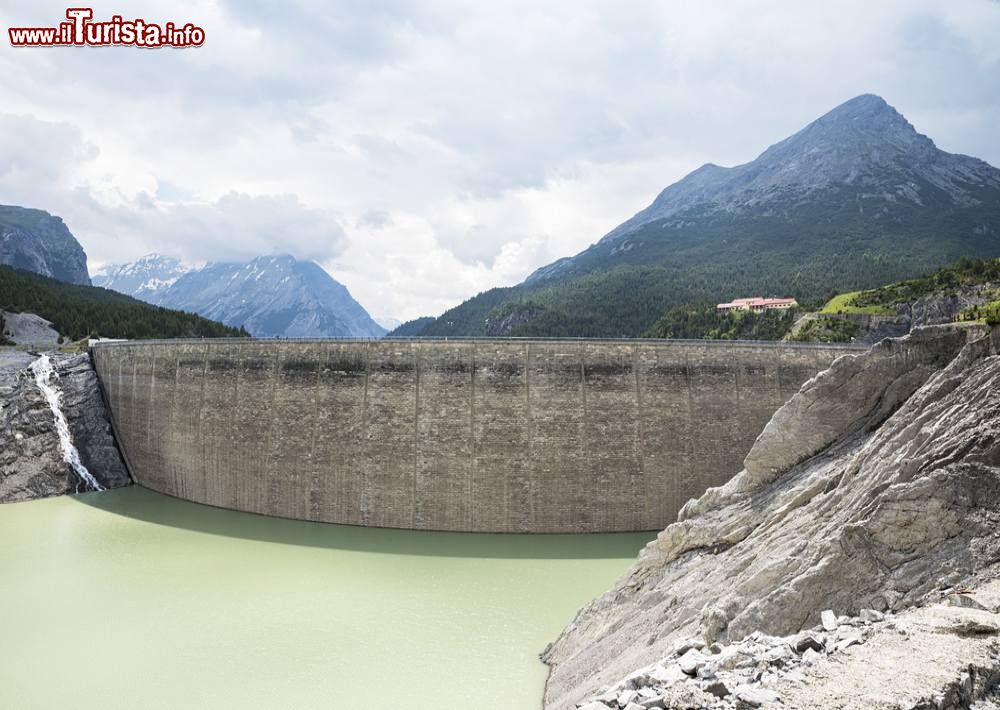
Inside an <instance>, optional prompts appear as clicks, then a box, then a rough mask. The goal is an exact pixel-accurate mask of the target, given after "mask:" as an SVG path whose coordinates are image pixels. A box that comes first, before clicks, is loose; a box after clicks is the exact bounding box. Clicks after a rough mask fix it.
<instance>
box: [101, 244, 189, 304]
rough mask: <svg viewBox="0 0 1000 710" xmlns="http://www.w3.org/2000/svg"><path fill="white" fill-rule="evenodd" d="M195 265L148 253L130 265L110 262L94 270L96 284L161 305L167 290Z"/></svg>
mask: <svg viewBox="0 0 1000 710" xmlns="http://www.w3.org/2000/svg"><path fill="white" fill-rule="evenodd" d="M194 269H195V267H194V266H192V265H189V264H185V263H184V262H182V261H181V260H180V259H175V258H174V257H172V256H164V255H162V254H147V255H146V256H143V257H141V258H139V259H137V260H135V261H133V262H129V263H127V264H108V265H107V266H105V267H103V268H101V269H98V270H97V271H95V272H94V275H93V277H92V280H93V282H94V285H95V286H100V287H101V288H109V289H111V290H112V291H118V293H124V294H125V295H127V296H132V297H133V298H138V299H139V300H140V301H146V302H147V303H154V304H157V303H158V302H159V300H160V298H161V296H162V295H163V293H164V292H165V291H166V290H167V289H168V288H170V287H171V286H173V285H174V283H176V282H177V279H179V278H180V277H181V276H183V275H184V274H186V273H188V272H190V271H193V270H194Z"/></svg>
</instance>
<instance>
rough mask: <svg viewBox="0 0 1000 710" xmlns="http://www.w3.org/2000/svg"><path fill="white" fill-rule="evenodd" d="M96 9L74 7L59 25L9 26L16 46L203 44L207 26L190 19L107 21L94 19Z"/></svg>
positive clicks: (11, 37) (11, 39) (170, 45)
mask: <svg viewBox="0 0 1000 710" xmlns="http://www.w3.org/2000/svg"><path fill="white" fill-rule="evenodd" d="M93 18H94V10H93V8H89V7H71V8H68V9H67V10H66V19H67V20H69V21H68V22H60V23H59V25H58V26H57V27H11V28H9V29H8V30H7V34H8V35H9V36H10V43H11V44H12V45H13V46H15V47H74V46H76V47H113V46H119V47H149V48H157V47H200V46H201V45H202V44H204V43H205V30H204V29H202V28H201V27H198V26H197V25H193V24H191V23H190V22H188V23H187V24H184V25H178V24H176V23H174V22H166V23H164V24H162V25H159V24H156V23H154V22H147V21H146V20H144V19H142V18H136V19H134V20H123V19H122V16H121V15H113V16H112V17H111V19H110V20H108V21H107V22H94V21H93Z"/></svg>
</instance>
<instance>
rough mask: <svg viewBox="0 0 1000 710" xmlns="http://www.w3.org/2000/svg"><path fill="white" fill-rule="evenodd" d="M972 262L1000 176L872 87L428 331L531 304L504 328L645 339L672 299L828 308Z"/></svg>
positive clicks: (998, 211)
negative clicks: (929, 132) (784, 300)
mask: <svg viewBox="0 0 1000 710" xmlns="http://www.w3.org/2000/svg"><path fill="white" fill-rule="evenodd" d="M963 256H967V257H977V258H993V257H997V256H1000V169H997V168H996V167H993V166H991V165H989V164H988V163H985V162H984V161H982V160H979V159H977V158H973V157H969V156H965V155H956V154H952V153H948V152H946V151H943V150H940V149H939V148H938V147H937V146H936V145H935V144H934V142H933V141H932V140H931V139H930V138H929V137H927V136H925V135H923V134H921V133H919V132H917V130H916V129H915V128H914V126H913V125H911V124H910V122H909V121H907V119H906V118H905V117H904V116H903V115H902V114H900V113H899V112H898V111H897V110H896V109H894V108H893V107H892V106H890V105H889V104H888V103H887V102H886V101H885V100H884V99H882V98H881V97H879V96H875V95H873V94H865V95H862V96H858V97H855V98H853V99H851V100H849V101H847V102H845V103H843V104H841V105H840V106H837V107H835V108H834V109H832V110H831V111H829V112H828V113H826V114H825V115H823V116H820V117H819V118H818V119H816V120H814V121H813V122H811V123H810V124H808V125H807V126H805V127H804V128H803V129H801V130H800V131H798V132H797V133H795V134H794V135H791V136H790V137H788V138H786V139H784V140H782V141H780V142H778V143H776V144H774V145H772V146H771V147H770V148H767V149H766V150H765V151H764V152H763V153H761V154H760V155H759V156H758V157H757V158H756V159H754V160H752V161H750V162H749V163H745V164H743V165H736V166H733V167H721V166H718V165H715V164H711V163H710V164H706V165H703V166H702V167H700V168H698V169H696V170H694V171H693V172H691V173H690V174H689V175H687V176H686V177H684V178H683V179H681V180H679V181H677V182H675V183H673V184H671V185H669V186H667V187H666V188H665V189H663V190H662V191H661V192H660V193H659V194H658V195H657V196H656V198H655V199H654V200H653V201H652V203H651V204H649V206H648V207H646V208H645V209H643V210H641V211H640V212H638V213H637V214H636V215H635V216H633V217H632V218H630V219H628V220H626V221H625V222H623V223H622V224H620V225H619V226H617V227H615V228H614V229H612V230H611V231H610V232H608V233H607V234H606V235H605V236H604V237H602V238H601V239H599V240H598V241H596V242H595V243H594V244H592V245H591V246H590V247H588V248H587V249H584V250H583V251H581V252H580V253H578V254H576V255H574V256H568V257H564V258H562V259H559V260H557V261H555V262H553V263H551V264H548V265H546V266H543V267H541V268H539V269H537V270H536V271H535V272H533V273H532V274H530V275H529V276H528V277H527V279H525V281H524V282H523V283H521V284H519V285H518V286H514V287H510V288H502V289H501V288H498V289H492V290H490V291H486V292H484V293H482V294H479V295H478V296H475V297H473V298H470V299H469V300H468V301H466V302H465V303H463V304H461V305H460V306H458V307H456V308H453V309H451V310H449V311H447V312H446V313H444V314H442V315H441V316H440V317H439V318H438V319H437V320H436V321H435V322H434V323H431V324H429V325H427V326H425V327H423V328H422V330H421V333H420V334H422V335H483V334H485V333H486V332H487V331H488V330H489V329H490V328H491V327H493V326H494V325H495V324H496V323H497V322H498V316H500V318H501V319H502V318H503V316H504V315H509V314H510V313H511V312H512V309H519V311H518V312H519V313H520V314H521V315H522V316H523V317H520V318H517V319H513V320H510V319H508V320H509V321H510V326H511V327H510V331H509V332H507V333H505V334H506V335H514V336H550V335H551V336H602V337H603V336H609V337H618V336H640V335H642V334H643V333H645V332H646V331H647V330H648V329H649V328H650V326H652V325H653V324H654V323H655V322H656V321H657V320H658V319H659V318H661V317H662V316H663V315H664V314H666V313H668V312H669V311H670V310H671V309H673V308H680V307H691V306H696V305H705V304H713V305H714V304H716V303H722V302H724V301H727V300H730V299H732V298H739V297H745V296H750V295H757V294H759V295H772V296H794V297H796V298H797V299H798V300H799V302H800V303H810V302H819V301H820V300H822V299H824V298H825V297H827V296H828V294H829V293H830V292H831V291H836V292H844V291H854V290H858V289H866V288H874V287H877V286H880V285H882V284H885V283H892V282H895V281H902V280H905V279H912V278H914V277H917V276H919V275H921V274H924V273H926V272H928V271H931V270H934V269H937V268H940V267H941V266H944V265H945V264H947V263H949V262H953V261H955V260H957V259H959V258H960V257H963ZM528 304H530V305H531V306H532V308H531V309H530V310H528V309H525V308H524V306H525V305H528Z"/></svg>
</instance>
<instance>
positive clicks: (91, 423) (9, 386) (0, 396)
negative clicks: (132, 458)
mask: <svg viewBox="0 0 1000 710" xmlns="http://www.w3.org/2000/svg"><path fill="white" fill-rule="evenodd" d="M51 357H52V365H53V370H54V375H53V376H52V377H50V378H48V382H49V384H50V386H51V387H52V388H53V389H54V391H55V392H56V393H57V394H58V395H59V399H58V406H59V409H60V410H61V411H62V413H63V415H64V416H65V418H66V422H67V424H68V428H69V434H70V437H71V440H72V444H73V445H75V447H76V449H77V451H78V453H79V460H80V463H81V464H82V465H83V466H84V467H85V468H86V470H87V471H89V472H90V473H91V474H92V475H93V477H94V478H95V479H96V480H97V482H98V484H99V485H100V486H101V487H103V488H117V487H119V486H124V485H127V484H128V483H129V476H128V472H127V471H126V468H125V464H124V462H123V461H122V458H121V454H120V453H119V451H118V448H117V445H116V444H115V441H114V436H113V435H112V431H111V423H110V419H109V418H108V412H107V410H106V409H105V406H104V401H103V398H102V396H101V391H100V388H99V384H98V381H97V374H96V373H95V372H94V368H93V367H92V365H91V362H90V356H89V355H72V356H55V355H53V356H51ZM34 359H35V358H34V356H31V355H28V354H26V353H15V352H6V353H3V352H0V502H13V501H21V500H30V499H33V498H44V497H47V496H54V495H61V494H63V493H74V492H77V491H83V490H87V489H88V487H87V485H86V484H85V483H84V481H83V480H82V479H81V478H80V476H79V475H78V474H77V472H76V471H74V469H73V466H72V465H71V464H70V463H69V462H68V461H67V460H66V451H65V448H64V447H63V444H62V442H61V441H60V437H59V432H58V423H57V421H56V418H55V416H54V413H53V411H52V408H51V406H50V403H49V402H48V401H47V400H46V397H45V394H44V393H43V391H42V390H41V388H40V387H39V386H38V383H37V374H36V372H33V371H32V369H31V364H32V362H33V361H34Z"/></svg>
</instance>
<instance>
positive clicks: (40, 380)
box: [31, 354, 104, 492]
mask: <svg viewBox="0 0 1000 710" xmlns="http://www.w3.org/2000/svg"><path fill="white" fill-rule="evenodd" d="M31 371H32V372H33V373H34V374H35V384H36V385H38V389H40V390H41V391H42V394H43V395H45V401H47V402H48V403H49V408H50V409H51V410H52V416H53V417H54V418H55V421H56V431H57V432H58V434H59V446H60V448H62V457H63V461H65V462H66V463H68V464H69V465H70V466H72V467H73V471H75V472H76V475H77V476H79V478H80V480H81V481H82V482H83V483H84V484H85V485H86V486H87V488H88V489H89V490H92V491H103V490H104V486H102V485H101V484H100V483H98V482H97V479H96V478H94V476H93V475H92V474H91V473H90V471H88V470H87V467H86V466H84V465H83V462H82V461H81V460H80V452H79V451H77V449H76V446H75V445H74V444H73V437H72V435H71V434H70V433H69V424H68V423H67V422H66V417H65V416H64V415H63V413H62V409H61V408H60V406H59V398H60V397H62V393H61V392H59V391H58V390H57V389H56V388H55V387H54V386H53V385H52V379H53V377H55V378H58V377H59V375H58V374H57V373H56V371H55V370H54V369H53V367H52V361H51V360H49V356H48V355H45V354H42V355H40V356H39V357H38V359H37V360H35V361H34V362H33V363H31ZM79 490H80V487H79V485H78V486H77V492H79Z"/></svg>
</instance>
